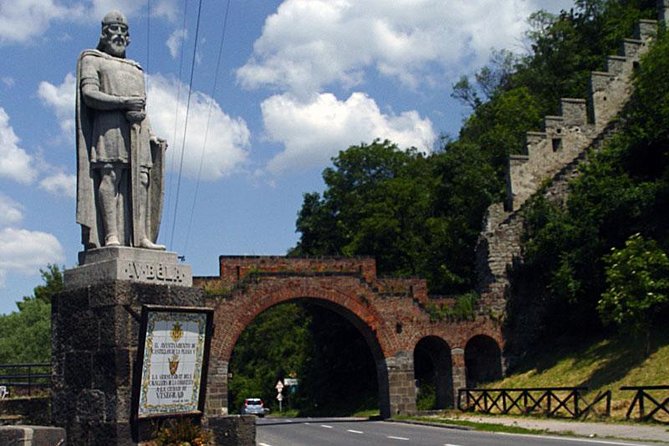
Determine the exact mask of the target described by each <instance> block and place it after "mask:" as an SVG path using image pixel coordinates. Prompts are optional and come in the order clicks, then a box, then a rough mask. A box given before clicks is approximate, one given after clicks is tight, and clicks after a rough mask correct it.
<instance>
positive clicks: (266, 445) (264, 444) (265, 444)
mask: <svg viewBox="0 0 669 446" xmlns="http://www.w3.org/2000/svg"><path fill="white" fill-rule="evenodd" d="M258 446H272V445H271V444H267V443H258Z"/></svg>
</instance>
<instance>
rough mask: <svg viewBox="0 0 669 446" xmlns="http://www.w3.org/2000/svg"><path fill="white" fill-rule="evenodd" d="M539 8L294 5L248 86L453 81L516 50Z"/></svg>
mask: <svg viewBox="0 0 669 446" xmlns="http://www.w3.org/2000/svg"><path fill="white" fill-rule="evenodd" d="M532 9H533V7H532V4H531V3H530V2H527V1H524V0H508V1H504V2H500V1H497V0H470V1H466V2H465V1H452V2H445V1H443V0H394V1H392V2H390V1H387V0H356V1H353V0H310V1H304V0H286V1H284V2H283V3H282V4H281V6H279V8H278V9H277V12H276V13H275V14H273V15H271V16H269V17H268V18H267V20H266V21H265V25H264V28H263V33H262V35H261V36H260V38H259V39H258V40H257V41H256V42H255V44H254V52H253V55H252V57H251V58H250V59H249V60H248V62H247V63H246V64H245V65H244V66H243V67H241V68H240V69H239V70H238V71H237V76H238V79H239V81H240V82H241V84H242V86H244V87H246V88H258V87H263V86H270V87H274V88H278V89H280V90H288V91H290V92H292V93H293V94H302V95H303V97H304V94H305V93H306V94H309V93H314V92H318V91H320V90H321V88H322V87H323V86H325V85H329V84H332V83H339V84H341V85H343V86H345V87H351V86H352V85H356V84H359V83H361V82H362V81H363V79H364V70H366V69H368V68H372V67H373V68H375V69H376V70H377V71H378V72H380V73H382V74H383V75H385V76H390V77H392V78H395V79H398V80H400V81H401V82H402V83H403V84H405V85H408V86H412V87H415V86H417V85H419V84H420V83H421V82H424V81H426V79H427V73H428V71H433V69H434V68H435V67H436V68H437V69H438V70H439V71H441V72H442V73H444V75H445V76H449V75H451V76H453V75H455V74H460V73H463V72H467V71H469V69H471V68H472V67H476V66H479V65H480V64H482V63H484V62H486V61H487V60H488V57H489V53H490V50H491V48H493V47H494V48H507V49H511V48H515V47H518V45H519V38H520V37H521V36H522V34H523V32H524V30H525V29H526V27H527V24H526V19H527V17H528V16H529V14H530V13H531V12H532Z"/></svg>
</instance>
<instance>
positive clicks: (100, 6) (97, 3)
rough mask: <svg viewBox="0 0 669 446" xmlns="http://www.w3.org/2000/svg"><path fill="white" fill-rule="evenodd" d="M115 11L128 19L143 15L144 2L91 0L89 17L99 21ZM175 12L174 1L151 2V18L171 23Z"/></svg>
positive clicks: (175, 14)
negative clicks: (159, 18)
mask: <svg viewBox="0 0 669 446" xmlns="http://www.w3.org/2000/svg"><path fill="white" fill-rule="evenodd" d="M115 9H116V10H119V11H121V12H122V13H123V14H125V16H126V17H129V18H130V17H133V16H137V15H139V14H145V13H146V2H143V1H141V2H138V1H137V0H93V1H92V8H90V15H91V16H92V17H93V18H95V19H98V20H101V19H102V17H104V15H105V14H107V13H108V12H109V11H112V10H115ZM177 10H178V8H177V2H176V0H157V1H156V0H154V1H152V2H151V15H152V16H156V17H162V18H165V19H167V20H170V21H173V20H174V19H175V18H176V17H177V14H178V12H177ZM130 26H131V30H130V32H131V33H132V26H133V25H132V23H130Z"/></svg>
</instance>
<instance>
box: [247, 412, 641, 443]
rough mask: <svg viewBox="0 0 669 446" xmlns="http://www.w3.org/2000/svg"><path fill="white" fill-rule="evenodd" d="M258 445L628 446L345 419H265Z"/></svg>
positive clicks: (260, 425)
mask: <svg viewBox="0 0 669 446" xmlns="http://www.w3.org/2000/svg"><path fill="white" fill-rule="evenodd" d="M256 444H257V445H258V446H358V445H360V446H395V445H397V446H405V445H406V446H520V445H528V446H529V445H531V446H600V445H601V446H603V445H609V446H623V445H624V446H628V445H652V443H636V442H623V441H614V440H611V441H607V440H589V439H573V438H566V437H564V438H562V437H543V436H542V437H540V436H532V435H510V434H500V433H487V432H476V431H466V430H459V429H447V428H442V427H433V426H417V425H409V424H403V423H392V422H385V421H367V420H362V421H361V420H354V419H345V418H339V419H338V418H293V419H284V418H279V419H276V418H274V419H273V418H266V419H258V421H257V423H256Z"/></svg>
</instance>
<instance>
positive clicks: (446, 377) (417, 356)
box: [414, 336, 454, 410]
mask: <svg viewBox="0 0 669 446" xmlns="http://www.w3.org/2000/svg"><path fill="white" fill-rule="evenodd" d="M414 378H415V379H416V387H417V392H416V394H417V397H416V408H417V409H419V410H430V409H445V408H448V407H453V402H454V396H453V395H454V394H453V363H452V361H451V349H450V347H449V346H448V344H447V343H446V342H445V341H444V340H443V339H441V338H438V337H436V336H428V337H425V338H423V339H421V340H420V341H419V342H418V344H416V348H415V349H414Z"/></svg>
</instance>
